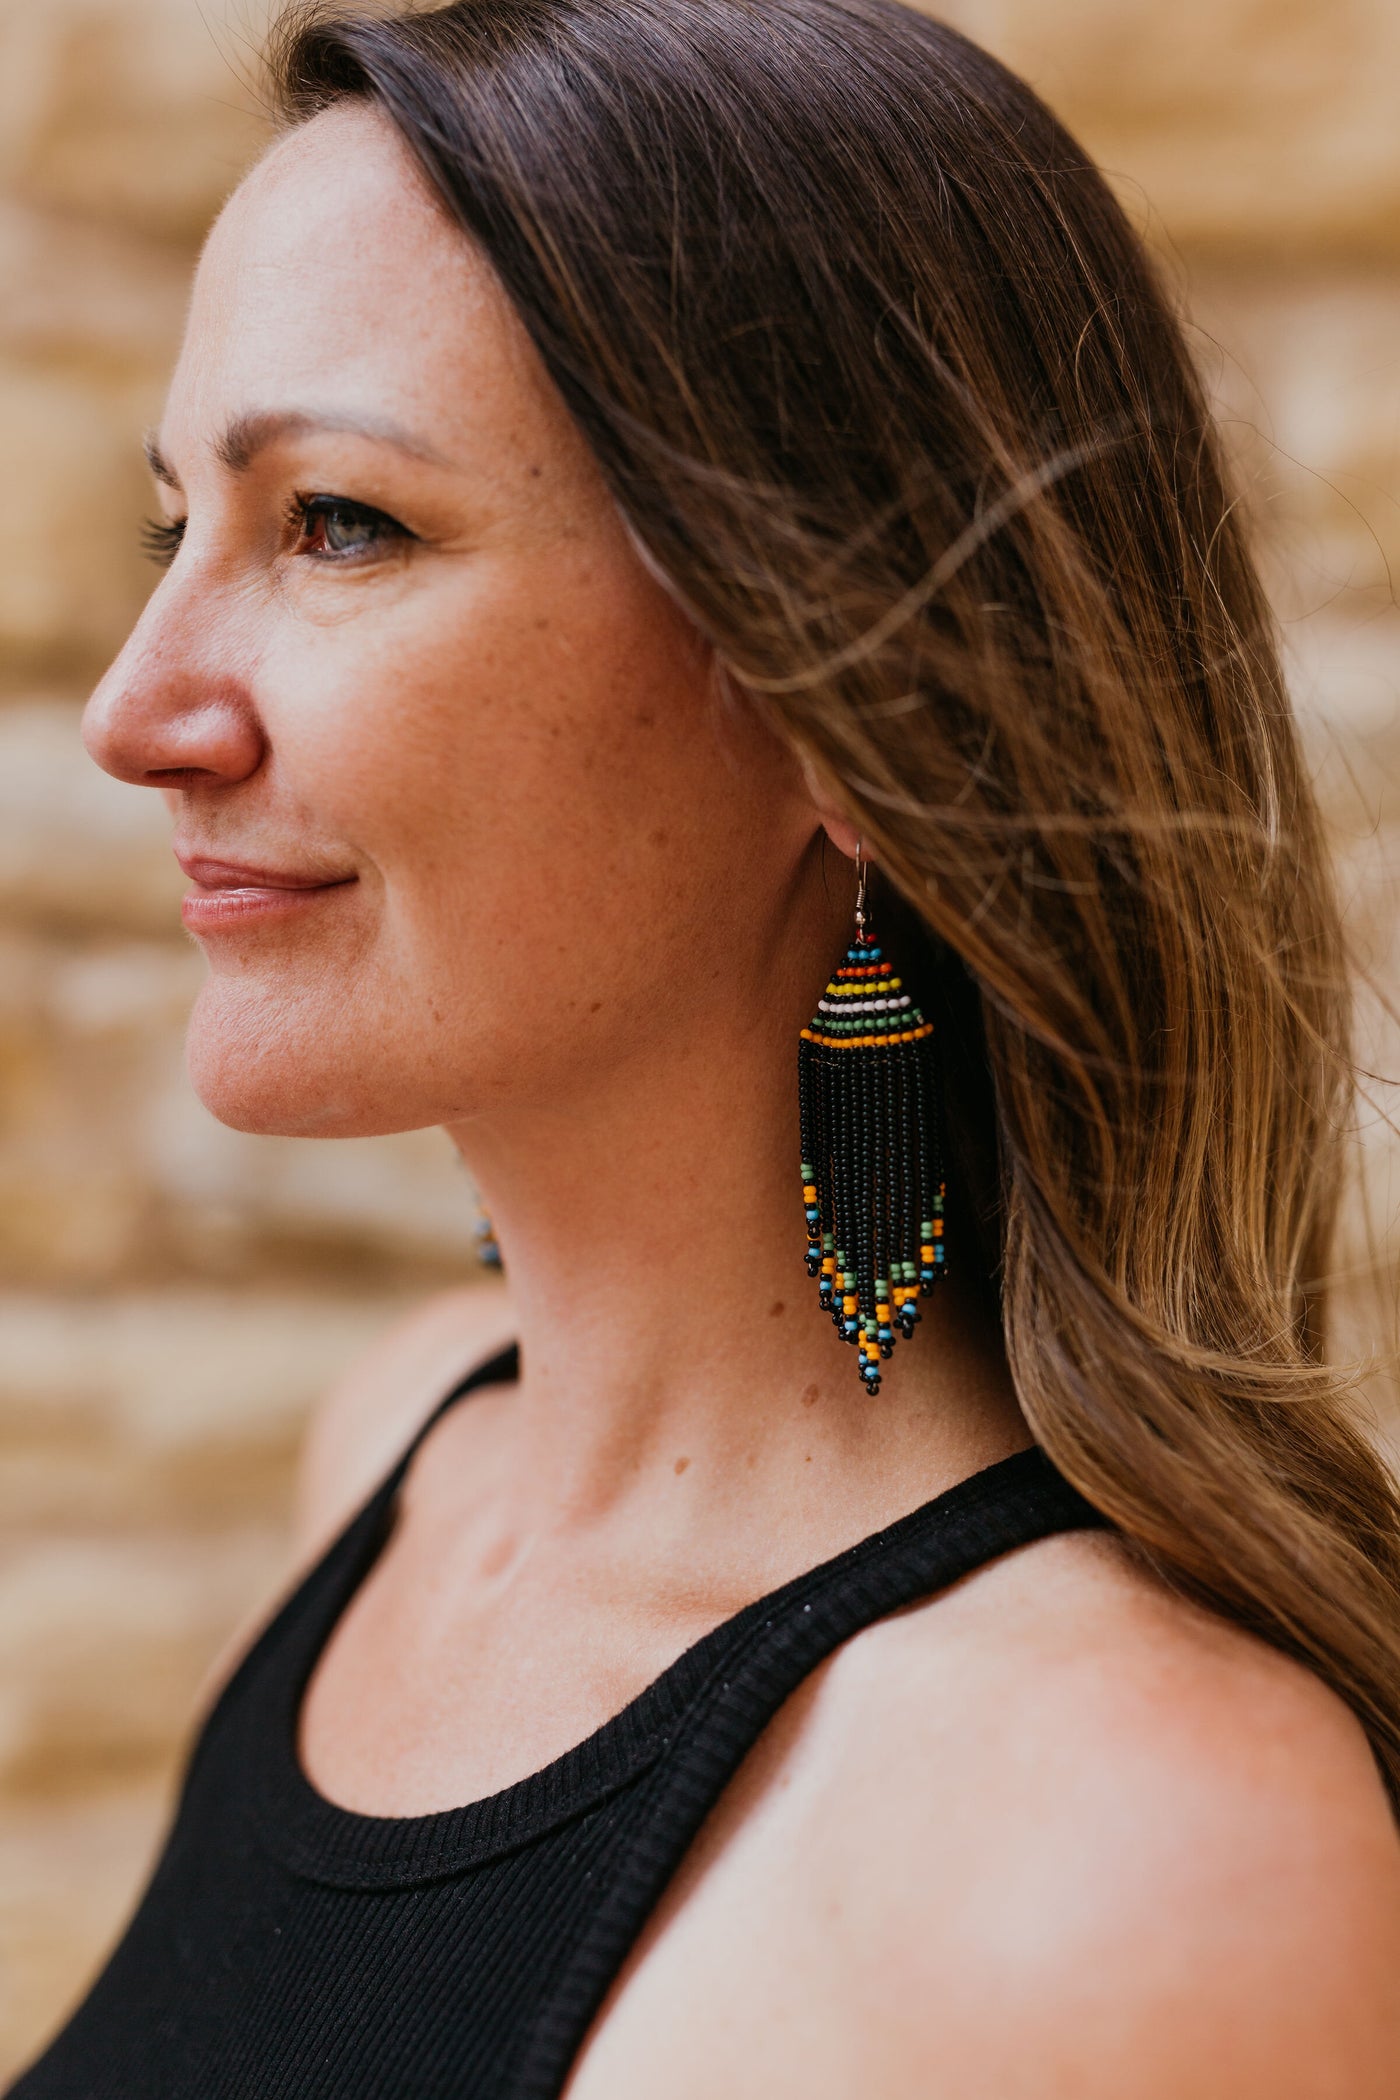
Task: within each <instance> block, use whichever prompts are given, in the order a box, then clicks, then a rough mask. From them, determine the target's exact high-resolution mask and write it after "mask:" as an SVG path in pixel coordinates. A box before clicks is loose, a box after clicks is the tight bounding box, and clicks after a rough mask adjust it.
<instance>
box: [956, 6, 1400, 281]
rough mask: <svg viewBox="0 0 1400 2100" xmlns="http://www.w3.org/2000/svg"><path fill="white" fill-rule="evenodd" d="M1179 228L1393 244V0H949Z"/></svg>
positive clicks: (1396, 159)
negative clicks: (1052, 2)
mask: <svg viewBox="0 0 1400 2100" xmlns="http://www.w3.org/2000/svg"><path fill="white" fill-rule="evenodd" d="M932 11H933V12H936V13H939V14H944V15H946V16H947V18H948V19H950V20H952V21H954V22H956V23H957V25H958V26H959V27H960V28H963V29H965V30H967V31H968V33H969V34H970V35H972V36H974V37H976V38H977V39H978V41H979V42H982V43H985V44H987V45H988V46H989V47H990V48H991V49H992V50H993V51H995V52H996V53H997V55H998V56H999V57H1001V58H1003V59H1005V60H1006V61H1007V63H1008V64H1009V65H1011V66H1013V67H1014V68H1015V69H1016V70H1017V71H1018V72H1020V73H1022V74H1023V75H1024V76H1025V77H1026V78H1027V79H1028V80H1029V81H1030V82H1031V83H1032V85H1033V86H1034V87H1036V88H1037V89H1038V90H1039V92H1040V93H1041V94H1042V95H1043V96H1044V97H1045V99H1046V100H1047V101H1048V102H1049V103H1050V104H1051V106H1052V107H1053V108H1054V109H1055V110H1056V111H1057V112H1058V113H1059V115H1061V116H1062V117H1063V118H1064V119H1065V120H1066V122H1067V123H1068V124H1069V125H1070V127H1071V129H1073V130H1074V131H1075V132H1077V133H1078V135H1079V136H1080V137H1081V139H1082V140H1083V143H1084V144H1085V145H1086V146H1087V147H1088V148H1089V150H1090V151H1091V152H1092V153H1093V154H1094V155H1095V156H1096V158H1097V159H1098V160H1099V161H1100V162H1101V163H1102V164H1103V165H1104V166H1105V167H1106V168H1107V169H1108V170H1109V171H1110V173H1111V174H1112V175H1113V176H1114V178H1115V180H1116V181H1117V183H1118V184H1119V186H1120V188H1121V190H1122V192H1123V194H1124V196H1125V199H1126V201H1127V203H1128V205H1129V209H1130V210H1131V211H1132V212H1133V215H1134V216H1135V217H1136V218H1138V219H1144V218H1151V219H1153V220H1155V221H1156V223H1157V226H1158V229H1159V230H1160V231H1163V232H1165V234H1166V235H1167V236H1169V237H1170V238H1171V239H1172V240H1174V241H1178V242H1198V243H1209V244H1223V245H1226V246H1230V247H1234V248H1237V247H1239V246H1241V245H1245V246H1249V245H1254V246H1259V245H1269V246H1273V247H1275V248H1277V249H1279V250H1281V251H1286V252H1288V253H1289V254H1294V253H1296V252H1297V250H1298V248H1299V247H1300V246H1301V245H1304V244H1314V245H1317V246H1319V247H1321V246H1331V245H1332V244H1334V243H1336V242H1338V241H1341V242H1345V243H1348V244H1353V245H1356V246H1359V247H1367V248H1379V249H1384V250H1386V251H1387V252H1392V253H1393V252H1394V250H1395V249H1396V247H1397V244H1400V126H1397V124H1396V121H1395V95H1394V83H1395V79H1396V77H1397V73H1398V72H1400V11H1397V10H1396V9H1395V8H1394V7H1393V6H1392V5H1391V4H1390V0H1329V4H1326V5H1324V4H1322V0H1178V4H1177V5H1175V6H1172V7H1163V6H1161V5H1159V4H1158V0H1073V4H1071V5H1067V6H1060V7H1047V6H1045V4H1044V0H949V4H948V5H947V6H944V5H942V4H940V5H939V6H938V7H936V8H934V9H933V10H932Z"/></svg>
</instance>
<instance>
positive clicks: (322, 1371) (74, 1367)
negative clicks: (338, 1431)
mask: <svg viewBox="0 0 1400 2100" xmlns="http://www.w3.org/2000/svg"><path fill="white" fill-rule="evenodd" d="M408 1302H409V1301H408V1300H407V1299H405V1297H404V1296H403V1295H402V1294H401V1293H392V1294H391V1293H386V1294H384V1295H382V1296H379V1297H375V1296H371V1295H367V1294H359V1295H355V1296H351V1295H350V1294H348V1293H343V1292H342V1293H330V1292H320V1293H318V1292H315V1291H313V1290H310V1289H302V1290H292V1289H287V1290H283V1291H281V1292H269V1291H260V1290H255V1289H241V1290H224V1291H217V1290H211V1289H207V1288H205V1289H201V1288H195V1287H189V1286H186V1287H183V1288H166V1289H158V1290H146V1291H130V1292H124V1293H121V1294H120V1295H117V1296H77V1295H72V1294H67V1295H60V1294H58V1293H51V1292H43V1293H41V1292H34V1291H30V1292H20V1291H10V1292H5V1293H0V1435H3V1434H4V1433H6V1432H8V1431H9V1430H11V1429H14V1428H16V1427H17V1426H19V1425H23V1426H24V1427H25V1428H26V1429H28V1430H30V1431H31V1432H33V1431H35V1430H37V1429H39V1428H44V1429H46V1430H48V1431H49V1432H50V1433H51V1434H52V1435H53V1437H54V1439H55V1448H56V1449H57V1450H58V1451H59V1452H62V1451H65V1450H67V1449H69V1448H71V1445H72V1444H73V1442H74V1441H75V1440H78V1439H82V1438H88V1439H92V1440H94V1441H99V1440H100V1441H101V1442H103V1443H104V1444H106V1445H108V1446H110V1447H113V1448H115V1447H120V1448H121V1449H122V1450H123V1451H125V1452H128V1453H130V1454H132V1455H133V1456H134V1458H135V1460H136V1461H137V1462H138V1463H149V1464H151V1465H155V1464H157V1463H160V1462H163V1461H165V1460H166V1459H169V1458H172V1457H178V1456H181V1455H183V1454H185V1453H189V1452H193V1453H196V1454H197V1455H200V1456H202V1457H204V1458H207V1459H208V1461H209V1463H210V1466H211V1468H212V1467H215V1466H217V1465H218V1464H219V1463H220V1461H221V1460H222V1459H223V1458H226V1457H227V1456H228V1455H229V1454H231V1453H232V1452H234V1451H236V1450H238V1449H240V1448H242V1447H248V1448H250V1449H252V1450H271V1451H273V1452H275V1453H277V1454H279V1455H280V1454H282V1453H283V1452H285V1451H286V1450H287V1449H288V1448H289V1447H290V1446H291V1444H293V1443H294V1442H295V1440H296V1438H297V1436H298V1434H299V1432H300V1429H301V1425H302V1423H303V1421H304V1419H305V1417H306V1414H307V1411H308V1409H309V1408H310V1407H311V1405H312V1403H313V1401H314V1400H315V1399H316V1397H317V1395H318V1394H319V1393H320V1392H322V1391H323V1390H324V1388H325V1387H326V1386H327V1385H328V1384H329V1382H330V1380H331V1379H332V1378H333V1377H334V1376H336V1375H337V1374H338V1373H339V1372H340V1370H341V1369H342V1368H343V1367H344V1366H345V1364H346V1363H348V1362H349V1361H350V1360H351V1358H352V1357H354V1356H355V1355H357V1354H358V1353H359V1352H360V1351H362V1350H363V1349H365V1348H366V1347H367V1346H368V1344H369V1343H370V1341H371V1340H372V1339H373V1338H374V1337H375V1336H376V1335H377V1334H378V1333H379V1332H380V1331H381V1330H382V1329H383V1328H384V1327H385V1326H386V1325H387V1324H388V1322H389V1321H390V1320H391V1319H392V1318H393V1317H394V1316H395V1315H396V1314H397V1313H399V1312H400V1311H401V1310H403V1308H404V1306H405V1305H406V1304H407V1303H408ZM114 1507H115V1510H116V1514H118V1515H120V1514H121V1513H122V1512H121V1507H120V1503H117V1504H116V1505H114Z"/></svg>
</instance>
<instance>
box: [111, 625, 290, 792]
mask: <svg viewBox="0 0 1400 2100" xmlns="http://www.w3.org/2000/svg"><path fill="white" fill-rule="evenodd" d="M164 595H165V594H164V591H163V590H157V591H156V593H155V595H154V597H153V598H152V599H151V602H150V604H149V605H148V606H147V607H146V610H145V612H144V613H143V615H142V617H141V619H140V620H139V621H138V623H137V625H136V627H135V629H134V630H133V632H132V634H131V637H130V639H129V640H128V642H127V644H126V646H125V648H124V649H123V650H122V652H121V654H120V656H118V658H117V660H116V662H115V663H114V664H113V665H112V667H111V669H110V670H109V671H108V672H107V674H106V676H105V677H104V678H103V679H102V681H101V683H100V684H99V685H98V687H97V689H96V690H95V692H94V693H93V695H92V698H91V699H90V700H89V701H88V704H87V707H86V709H85V711H84V714H83V743H84V745H85V746H86V749H87V752H88V755H89V757H91V758H93V759H95V760H96V762H97V764H98V765H99V766H101V767H102V769H103V771H104V772H105V773H111V774H113V775H114V776H115V778H116V779H118V780H127V781H131V782H132V783H133V784H134V785H135V786H137V787H155V788H178V787H187V786H193V785H195V783H196V782H204V783H206V784H210V785H212V784H214V783H216V782H227V783H230V784H232V783H233V782H235V781H239V780H245V779H246V778H247V777H248V775H249V774H250V773H253V772H255V771H256V770H257V767H258V766H259V764H260V763H261V761H262V757H263V752H264V745H265V739H264V735H263V730H262V725H261V723H260V721H259V718H258V712H257V708H256V706H255V704H254V701H253V697H252V694H251V692H250V691H249V690H248V688H247V686H246V685H244V684H243V683H242V682H241V681H240V680H239V679H238V678H237V677H234V676H231V675H229V673H228V672H227V671H226V670H221V669H219V668H218V667H217V665H216V663H215V662H214V658H215V657H216V656H217V655H219V654H222V653H223V651H221V650H220V648H219V636H218V633H217V627H216V625H215V624H214V623H209V622H207V621H206V622H204V623H203V625H202V626H201V625H200V624H199V623H198V622H197V621H196V619H195V618H194V608H193V607H191V606H188V605H187V606H186V607H185V608H184V610H183V612H177V611H176V610H175V609H174V608H170V609H168V610H167V609H165V608H162V606H161V603H160V601H161V599H162V597H163V596H164Z"/></svg>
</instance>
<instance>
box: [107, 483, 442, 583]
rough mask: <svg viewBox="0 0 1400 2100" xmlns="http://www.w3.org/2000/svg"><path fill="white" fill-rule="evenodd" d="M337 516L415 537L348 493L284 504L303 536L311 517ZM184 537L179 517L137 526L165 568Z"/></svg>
mask: <svg viewBox="0 0 1400 2100" xmlns="http://www.w3.org/2000/svg"><path fill="white" fill-rule="evenodd" d="M341 515H343V516H346V517H349V518H351V519H353V520H354V521H355V522H356V523H359V524H364V523H370V524H374V525H378V526H384V527H387V528H388V534H389V536H390V537H391V538H396V539H405V540H411V539H413V538H414V537H415V535H414V534H413V533H411V532H410V531H409V530H408V527H407V526H406V525H400V524H399V523H398V521H397V519H395V518H391V517H390V516H389V514H388V512H387V511H382V510H376V509H375V508H374V506H373V504H370V503H352V502H351V501H350V499H349V497H348V496H294V497H293V498H292V500H291V502H290V503H289V504H288V506H287V523H288V524H289V525H296V526H299V527H300V530H301V534H302V537H303V538H304V537H305V536H306V533H307V531H308V529H309V526H310V525H311V523H312V521H314V520H315V519H317V518H329V517H335V516H341ZM184 537H185V521H184V519H183V518H147V519H146V520H145V522H144V524H143V525H142V527H141V547H142V551H143V552H144V553H145V554H146V555H147V556H149V558H150V559H151V560H152V561H154V562H156V563H158V564H159V565H160V567H161V568H166V569H168V568H169V566H170V564H171V562H173V561H174V559H175V556H176V555H177V554H178V553H179V551H180V544H181V542H182V540H183V539H184ZM310 559H311V560H312V561H322V562H330V563H333V564H343V563H346V562H349V563H351V564H352V565H353V564H354V563H355V561H356V556H355V554H354V553H353V552H351V551H349V550H345V549H341V550H340V551H338V552H337V551H335V550H332V551H330V552H329V553H327V552H322V553H319V554H311V555H310Z"/></svg>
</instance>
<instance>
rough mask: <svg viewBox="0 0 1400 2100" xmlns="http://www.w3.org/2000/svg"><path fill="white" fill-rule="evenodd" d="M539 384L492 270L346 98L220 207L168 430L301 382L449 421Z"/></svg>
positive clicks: (363, 109)
mask: <svg viewBox="0 0 1400 2100" xmlns="http://www.w3.org/2000/svg"><path fill="white" fill-rule="evenodd" d="M543 387H544V375H543V373H542V371H540V370H538V369H537V367H536V360H535V358H534V353H533V349H532V347H531V346H530V344H529V342H528V338H527V337H526V336H525V332H524V330H523V328H522V327H521V325H520V323H519V320H518V318H517V317H516V315H515V313H514V310H513V309H512V308H511V306H510V303H509V301H508V299H507V298H506V295H505V293H504V291H503V290H502V288H501V286H500V284H499V282H498V280H497V279H496V277H495V274H494V272H493V271H492V269H491V267H490V265H489V263H488V262H487V261H486V259H485V258H484V256H482V255H481V254H480V252H479V251H478V250H477V249H476V248H475V247H474V246H473V244H472V242H471V241H470V240H469V239H468V237H467V236H466V235H465V234H464V233H463V232H462V231H461V230H460V229H459V228H458V227H457V226H455V225H453V224H452V222H451V221H450V220H449V219H448V217H447V215H446V213H445V211H444V210H443V209H442V208H441V207H440V206H439V205H438V203H437V201H436V199H435V198H434V197H433V196H432V194H431V193H430V191H429V190H428V188H427V185H426V183H425V182H424V181H423V179H422V178H421V177H420V175H419V174H418V171H417V169H416V168H415V166H414V164H413V162H412V160H411V158H410V156H409V154H408V151H407V149H406V148H405V147H404V145H403V144H402V142H401V141H400V140H399V138H398V137H397V135H396V133H395V132H394V130H393V128H392V126H391V125H390V124H389V122H388V121H387V119H385V118H384V117H382V116H381V115H380V114H379V113H378V112H377V111H375V110H374V109H372V108H370V107H368V106H363V105H359V104H355V103H346V104H342V105H338V106H336V107H335V108H333V109H330V110H327V111H325V112H323V113H322V114H321V115H319V116H317V117H314V118H312V119H311V120H310V121H309V122H308V123H306V124H304V125H302V126H300V127H299V128H298V129H297V130H296V131H294V132H292V133H290V134H289V135H288V136H286V137H285V138H283V139H281V140H279V141H278V142H277V144H276V145H274V146H273V147H272V149H271V150H270V151H269V152H268V154H267V155H266V156H265V158H264V159H263V160H262V161H260V162H259V163H258V165H257V166H256V167H255V168H254V169H253V170H252V172H251V173H250V174H249V175H248V176H247V177H245V179H244V181H243V182H242V183H241V184H240V185H239V187H238V189H237V190H236V191H235V192H234V194H233V196H232V197H231V198H230V199H229V202H228V204H227V205H226V206H225V207H224V210H223V212H222V213H221V215H220V217H219V219H218V222H217V223H216V225H215V227H214V229H213V231H212V232H211V234H210V236H209V239H208V241H207V243H206V245H205V249H204V253H203V255H202V257H201V259H200V264H199V269H198V271H197V273H196V277H195V284H194V291H193V295H192V298H191V303H190V312H189V319H188V324H187V329H186V336H185V343H184V347H183V350H182V353H181V357H180V362H179V366H178V367H177V371H176V374H175V379H174V382H173V384H172V389H171V396H170V402H169V405H168V409H167V416H166V427H167V428H169V426H170V422H171V420H172V418H173V419H174V420H175V421H177V422H179V421H183V420H184V419H185V418H186V417H187V416H188V417H191V418H193V419H195V420H201V421H202V420H203V419H204V418H205V417H206V416H221V415H224V414H226V413H227V412H228V411H229V410H231V409H232V410H243V409H246V408H248V407H249V406H259V405H262V404H263V403H264V402H275V403H276V404H277V405H278V406H282V405H284V404H285V403H287V402H294V401H297V400H300V399H302V398H304V397H306V396H307V395H308V394H310V393H311V392H313V391H314V393H315V396H316V398H317V400H318V401H320V402H323V403H324V402H326V401H327V400H329V401H331V402H332V403H333V404H334V403H336V402H340V403H341V405H343V406H345V407H346V408H347V409H348V408H351V407H354V408H358V409H363V408H365V407H366V406H368V405H370V404H374V405H376V406H377V407H378V408H379V410H380V411H381V412H385V413H395V412H397V413H400V414H408V413H409V412H413V413H414V414H416V415H418V416H419V417H421V416H422V415H424V414H428V415H432V416H435V417H437V418H441V417H443V416H446V417H448V418H449V420H450V419H453V418H456V417H470V416H472V415H473V414H475V415H478V416H479V414H480V412H481V410H482V408H483V407H484V406H489V407H491V408H492V409H493V411H499V410H500V409H501V407H502V406H503V405H504V404H503V398H502V397H503V395H509V396H515V397H519V396H520V395H521V394H522V392H523V393H526V394H529V395H530V396H531V397H532V405H533V407H534V408H535V409H536V410H537V411H538V409H539V408H540V407H541V405H542V393H543ZM516 406H517V407H519V406H520V403H519V400H518V399H517V401H516Z"/></svg>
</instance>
